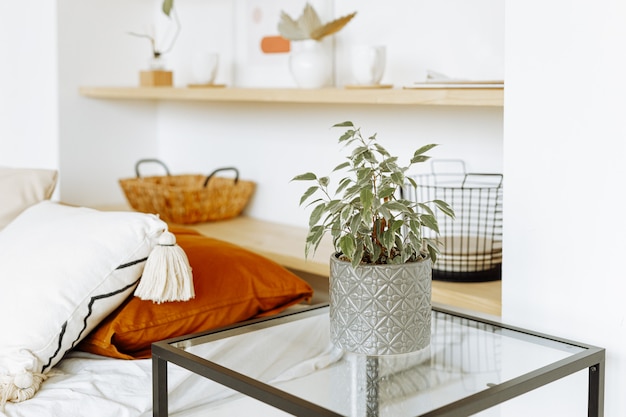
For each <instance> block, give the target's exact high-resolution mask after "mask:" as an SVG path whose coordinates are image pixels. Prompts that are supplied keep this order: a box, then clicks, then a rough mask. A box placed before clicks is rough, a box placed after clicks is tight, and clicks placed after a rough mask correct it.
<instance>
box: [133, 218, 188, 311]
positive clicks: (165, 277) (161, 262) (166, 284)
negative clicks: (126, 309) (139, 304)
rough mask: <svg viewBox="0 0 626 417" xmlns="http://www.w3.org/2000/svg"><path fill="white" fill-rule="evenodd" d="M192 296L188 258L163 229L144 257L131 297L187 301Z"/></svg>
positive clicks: (156, 300) (174, 238)
mask: <svg viewBox="0 0 626 417" xmlns="http://www.w3.org/2000/svg"><path fill="white" fill-rule="evenodd" d="M195 295H196V294H195V291H194V288H193V276H192V273H191V266H189V259H187V255H186V254H185V251H184V250H183V249H182V248H181V247H180V246H178V245H177V244H176V236H174V235H173V234H172V233H171V232H169V231H167V230H166V231H164V232H163V234H162V235H161V236H160V237H159V242H158V245H157V246H156V247H155V248H154V249H152V252H150V256H148V261H147V262H146V266H145V268H144V270H143V275H142V277H141V280H140V281H139V285H138V286H137V289H136V290H135V296H137V297H139V298H141V299H142V300H152V301H154V302H155V303H159V304H160V303H164V302H168V301H187V300H190V299H192V298H194V297H195Z"/></svg>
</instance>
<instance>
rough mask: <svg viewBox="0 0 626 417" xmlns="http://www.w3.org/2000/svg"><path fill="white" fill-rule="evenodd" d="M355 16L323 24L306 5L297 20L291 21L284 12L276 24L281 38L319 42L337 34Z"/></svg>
mask: <svg viewBox="0 0 626 417" xmlns="http://www.w3.org/2000/svg"><path fill="white" fill-rule="evenodd" d="M355 15H356V12H354V13H352V14H349V15H347V16H343V17H340V18H338V19H335V20H333V21H331V22H328V23H326V24H323V23H322V21H321V19H320V17H319V15H318V14H317V12H316V11H315V9H314V8H313V6H311V5H310V4H309V3H306V4H305V6H304V10H303V11H302V14H301V15H300V17H298V19H297V20H295V19H293V18H292V17H291V16H289V15H288V14H287V13H285V12H284V11H282V12H281V14H280V21H279V22H278V32H279V33H280V35H281V36H282V37H283V38H285V39H289V40H292V41H302V40H305V39H313V40H316V41H319V40H321V39H322V38H324V37H326V36H330V35H333V34H335V33H337V32H339V31H340V30H341V29H343V27H344V26H346V25H347V24H348V22H350V20H352V18H353V17H354V16H355Z"/></svg>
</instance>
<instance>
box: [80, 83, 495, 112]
mask: <svg viewBox="0 0 626 417" xmlns="http://www.w3.org/2000/svg"><path fill="white" fill-rule="evenodd" d="M79 93H80V94H81V95H82V96H85V97H89V98H94V99H124V100H178V101H207V102H264V103H302V104H307V103H308V104H378V105H421V106H481V107H502V106H503V105H504V89H503V88H471V89H469V88H467V89H464V88H428V89H402V88H392V89H344V88H321V89H298V88H234V87H226V88H181V87H89V86H85V87H80V88H79Z"/></svg>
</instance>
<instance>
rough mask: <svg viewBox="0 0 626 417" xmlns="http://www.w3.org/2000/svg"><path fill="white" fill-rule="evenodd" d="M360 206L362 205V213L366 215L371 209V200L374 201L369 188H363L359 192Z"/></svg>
mask: <svg viewBox="0 0 626 417" xmlns="http://www.w3.org/2000/svg"><path fill="white" fill-rule="evenodd" d="M359 195H360V197H361V204H362V205H363V212H364V213H367V212H369V211H370V209H371V208H372V200H374V194H373V193H372V190H371V189H370V188H363V189H361V192H360V194H359Z"/></svg>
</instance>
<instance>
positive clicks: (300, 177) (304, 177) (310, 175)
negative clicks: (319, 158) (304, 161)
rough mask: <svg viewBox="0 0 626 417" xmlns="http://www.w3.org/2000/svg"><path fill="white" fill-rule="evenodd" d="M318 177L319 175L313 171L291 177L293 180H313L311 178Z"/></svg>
mask: <svg viewBox="0 0 626 417" xmlns="http://www.w3.org/2000/svg"><path fill="white" fill-rule="evenodd" d="M316 179H317V175H315V174H314V173H312V172H307V173H306V174H300V175H296V176H295V177H293V178H292V179H291V181H311V180H316Z"/></svg>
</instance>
